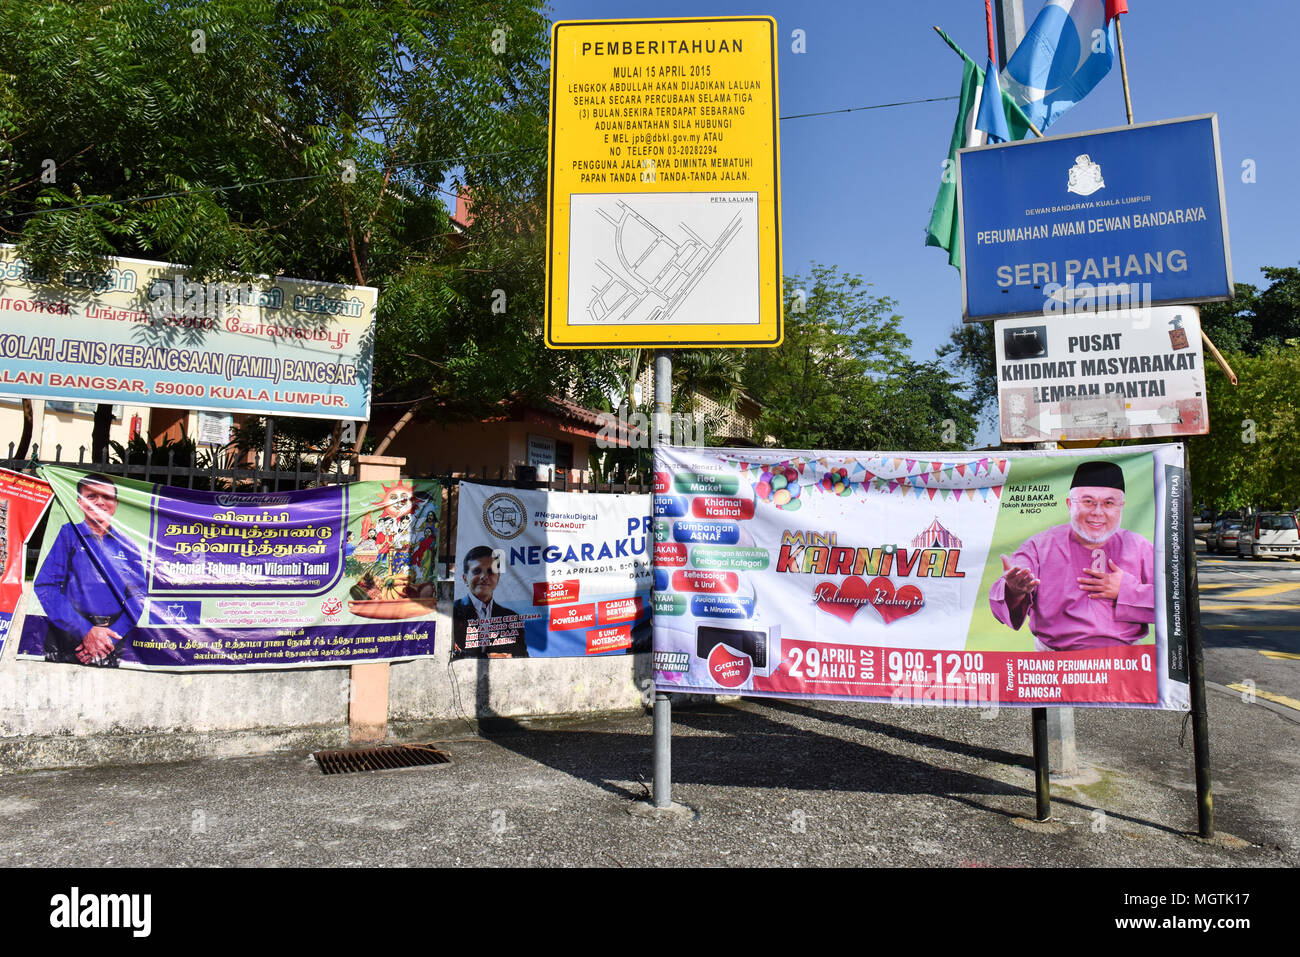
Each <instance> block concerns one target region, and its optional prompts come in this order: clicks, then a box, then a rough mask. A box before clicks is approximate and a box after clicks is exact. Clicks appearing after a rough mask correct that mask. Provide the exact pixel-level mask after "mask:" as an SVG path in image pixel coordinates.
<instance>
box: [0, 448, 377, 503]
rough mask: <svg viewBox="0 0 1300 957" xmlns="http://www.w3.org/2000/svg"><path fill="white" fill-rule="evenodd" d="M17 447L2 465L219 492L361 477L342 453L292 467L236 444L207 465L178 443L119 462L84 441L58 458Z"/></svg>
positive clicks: (274, 488)
mask: <svg viewBox="0 0 1300 957" xmlns="http://www.w3.org/2000/svg"><path fill="white" fill-rule="evenodd" d="M14 451H15V449H14V444H13V443H12V442H10V443H9V457H8V458H4V459H0V467H3V468H7V469H10V470H12V471H14V472H30V473H35V471H36V469H37V468H39V467H40V466H42V465H57V466H60V467H63V468H74V469H81V470H83V471H86V472H100V473H102V474H104V475H115V476H121V477H122V478H132V479H139V480H140V481H142V482H157V483H159V484H160V485H178V486H181V487H183V488H196V489H204V490H207V491H214V492H215V491H237V490H240V489H242V490H244V491H250V492H279V491H287V490H289V489H300V488H318V487H320V486H322V485H337V484H342V483H345V482H352V481H355V478H354V470H353V468H352V462H351V461H350V460H348V459H345V458H343V457H342V456H340V457H338V458H337V459H336V460H335V463H334V465H333V466H332V467H331V468H329V469H324V470H322V469H321V468H320V465H319V462H317V463H315V464H311V463H304V461H303V459H302V458H301V457H298V458H295V459H294V460H293V462H292V465H293V467H292V468H289V467H287V464H286V463H285V460H284V456H283V455H280V456H279V458H278V459H277V456H276V454H275V453H273V452H272V453H267V452H265V451H263V452H260V453H259V452H256V451H250V452H241V451H238V450H234V449H228V450H225V451H224V452H220V451H218V452H214V453H213V454H211V455H210V456H209V459H208V464H207V465H204V466H202V467H199V466H196V465H192V464H190V463H189V460H188V456H182V458H181V461H179V462H178V461H177V456H176V450H175V449H167V450H166V451H165V452H159V451H158V450H155V449H152V448H151V449H149V450H148V451H147V452H146V453H144V454H143V455H141V456H136V455H128V456H127V459H126V461H116V462H114V461H110V460H109V458H108V454H107V452H105V454H104V456H103V457H102V458H101V459H100V460H99V461H95V460H94V459H93V458H91V457H89V456H88V455H87V449H86V447H85V446H84V445H83V446H81V447H80V448H79V449H78V450H77V457H76V459H71V458H67V459H65V458H63V446H61V445H56V446H55V447H54V458H52V459H51V458H41V454H40V447H39V446H36V445H33V446H32V451H31V455H30V456H29V457H28V458H25V459H19V458H15V457H14ZM268 459H269V465H268Z"/></svg>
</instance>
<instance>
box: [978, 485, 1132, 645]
mask: <svg viewBox="0 0 1300 957" xmlns="http://www.w3.org/2000/svg"><path fill="white" fill-rule="evenodd" d="M1065 503H1066V505H1067V506H1068V507H1069V509H1070V522H1069V524H1068V525H1057V526H1056V527H1054V528H1049V529H1047V531H1045V532H1039V533H1038V534H1037V535H1034V536H1033V537H1032V538H1029V539H1027V540H1026V541H1025V543H1024V544H1023V545H1021V546H1020V548H1019V549H1017V551H1016V553H1015V554H1014V555H1012V556H1011V558H1010V559H1008V558H1007V556H1006V555H1003V556H1002V567H1003V569H1004V572H1003V575H1002V577H1001V578H999V579H998V580H997V581H996V582H994V583H993V587H992V588H991V589H989V607H990V608H991V609H992V611H993V617H995V618H997V620H998V621H1000V622H1002V623H1003V624H1004V625H1007V626H1008V627H1010V628H1014V629H1017V630H1019V628H1020V626H1021V625H1022V624H1024V621H1025V618H1026V617H1028V619H1029V630H1030V631H1031V632H1033V634H1034V646H1035V648H1036V649H1037V650H1038V651H1075V650H1079V649H1085V648H1101V647H1113V646H1115V645H1132V644H1135V643H1137V642H1139V641H1141V640H1142V639H1143V638H1144V637H1146V634H1147V626H1148V625H1150V624H1151V623H1152V622H1154V621H1155V574H1154V564H1155V549H1154V548H1153V547H1152V545H1151V542H1149V541H1148V540H1147V539H1146V538H1144V537H1143V536H1141V535H1139V534H1137V533H1136V532H1130V531H1128V530H1126V529H1122V528H1120V527H1119V523H1120V518H1121V516H1122V515H1123V512H1124V472H1123V470H1122V469H1121V468H1120V467H1119V466H1118V465H1116V464H1115V463H1113V462H1084V463H1083V464H1081V465H1080V466H1079V467H1078V468H1077V469H1076V470H1075V472H1074V481H1073V482H1072V483H1071V484H1070V494H1069V496H1068V497H1067V498H1066V500H1065Z"/></svg>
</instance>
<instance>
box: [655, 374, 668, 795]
mask: <svg viewBox="0 0 1300 957" xmlns="http://www.w3.org/2000/svg"><path fill="white" fill-rule="evenodd" d="M654 380H655V382H654V388H655V398H654V408H653V411H652V413H651V417H650V430H651V433H652V439H653V442H654V446H655V447H656V448H658V447H659V446H661V445H667V444H668V443H669V442H670V441H671V429H670V425H669V416H670V415H671V414H672V408H673V360H672V353H670V352H669V351H668V350H666V349H661V350H659V351H658V352H656V353H655V359H654ZM651 470H652V471H653V465H652V467H651ZM650 658H651V665H650V667H651V676H652V677H651V680H653V674H654V670H653V669H654V652H653V651H652V652H651V654H650ZM672 758H673V699H672V696H671V695H669V694H668V693H667V692H664V691H656V692H655V704H654V800H653V801H652V804H653V806H654V807H656V808H669V807H672V804H673V774H672Z"/></svg>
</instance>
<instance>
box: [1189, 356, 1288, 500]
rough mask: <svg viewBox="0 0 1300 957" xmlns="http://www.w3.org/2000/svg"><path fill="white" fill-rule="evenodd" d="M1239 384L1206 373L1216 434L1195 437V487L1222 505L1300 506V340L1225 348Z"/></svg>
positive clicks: (1199, 494) (1212, 429)
mask: <svg viewBox="0 0 1300 957" xmlns="http://www.w3.org/2000/svg"><path fill="white" fill-rule="evenodd" d="M1225 358H1227V360H1228V362H1229V364H1230V365H1231V366H1232V367H1233V370H1234V371H1235V372H1236V373H1237V375H1238V377H1239V380H1240V381H1239V384H1238V385H1237V386H1235V387H1234V386H1233V385H1231V384H1230V383H1229V382H1228V380H1227V378H1226V377H1225V376H1222V375H1219V374H1217V372H1214V371H1211V372H1210V373H1209V374H1208V375H1207V377H1206V385H1207V388H1208V393H1209V405H1210V433H1209V434H1208V435H1203V436H1198V437H1196V438H1194V439H1192V443H1191V445H1192V451H1191V463H1192V491H1193V493H1194V495H1195V496H1196V498H1197V500H1198V501H1204V502H1205V503H1207V504H1208V505H1210V506H1211V507H1213V508H1216V509H1219V510H1227V509H1240V508H1247V507H1251V506H1254V507H1258V508H1264V509H1278V508H1295V507H1296V506H1297V505H1300V391H1297V389H1296V383H1297V382H1300V339H1293V340H1291V341H1290V343H1288V344H1287V345H1285V346H1282V347H1280V348H1279V347H1277V346H1273V345H1266V346H1265V347H1264V348H1263V350H1262V352H1261V353H1260V354H1259V355H1255V356H1252V355H1247V354H1245V353H1240V352H1235V353H1227V354H1225Z"/></svg>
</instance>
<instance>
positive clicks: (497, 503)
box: [452, 482, 651, 658]
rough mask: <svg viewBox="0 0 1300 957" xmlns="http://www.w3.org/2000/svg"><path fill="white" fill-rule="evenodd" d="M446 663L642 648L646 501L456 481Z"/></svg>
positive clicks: (646, 644)
mask: <svg viewBox="0 0 1300 957" xmlns="http://www.w3.org/2000/svg"><path fill="white" fill-rule="evenodd" d="M457 515H458V520H457V525H456V551H457V555H456V602H455V605H454V608H453V615H452V625H453V627H452V655H453V656H454V657H485V656H486V657H505V658H558V657H585V656H590V655H608V654H629V653H631V652H636V651H649V650H650V583H651V569H650V554H649V548H648V544H647V537H648V533H649V528H650V496H649V495H589V494H584V493H579V492H538V491H528V490H524V489H509V488H497V487H494V486H488V485H475V484H472V483H469V482H462V483H460V498H459V506H458V513H457Z"/></svg>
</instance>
